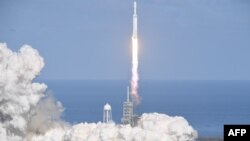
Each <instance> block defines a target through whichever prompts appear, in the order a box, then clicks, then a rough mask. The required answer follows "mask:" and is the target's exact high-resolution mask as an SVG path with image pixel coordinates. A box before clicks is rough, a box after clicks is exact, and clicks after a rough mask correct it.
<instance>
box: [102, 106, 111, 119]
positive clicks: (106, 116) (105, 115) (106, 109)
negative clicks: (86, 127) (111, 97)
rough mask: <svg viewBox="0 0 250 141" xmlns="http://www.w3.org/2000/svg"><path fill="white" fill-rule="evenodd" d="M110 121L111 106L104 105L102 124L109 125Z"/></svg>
mask: <svg viewBox="0 0 250 141" xmlns="http://www.w3.org/2000/svg"><path fill="white" fill-rule="evenodd" d="M111 121H112V111H111V106H110V105H109V104H108V103H106V104H105V105H104V107H103V123H109V122H111Z"/></svg>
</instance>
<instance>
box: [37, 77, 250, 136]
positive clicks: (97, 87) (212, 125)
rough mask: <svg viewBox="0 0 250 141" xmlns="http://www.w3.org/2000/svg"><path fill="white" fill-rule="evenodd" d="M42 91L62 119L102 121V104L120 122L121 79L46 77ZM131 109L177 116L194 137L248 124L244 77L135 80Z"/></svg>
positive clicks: (248, 88)
mask: <svg viewBox="0 0 250 141" xmlns="http://www.w3.org/2000/svg"><path fill="white" fill-rule="evenodd" d="M42 82H45V83H46V84H47V85H48V92H49V93H52V94H53V96H54V98H55V99H56V100H58V101H60V102H61V103H62V104H63V106H64V108H65V111H64V113H63V115H62V118H63V120H65V121H67V122H70V123H72V124H74V123H79V122H98V121H102V118H103V117H102V116H103V106H104V105H105V104H106V103H109V104H110V105H111V106H112V116H113V120H114V121H115V122H116V123H121V117H122V104H123V101H124V100H126V87H127V86H128V84H129V81H125V80H101V81H99V80H89V81H87V80H82V81H81V80H67V81H66V80H50V81H48V80H47V81H42ZM139 84H140V87H139V94H140V96H141V104H140V105H138V106H137V107H136V108H135V112H136V113H137V114H142V113H152V112H157V113H164V114H167V115H170V116H183V117H184V118H185V119H187V121H188V122H189V124H190V125H191V126H192V127H193V128H194V129H196V130H197V131H198V134H199V136H200V137H223V125H224V124H250V81H212V80H208V81H200V80H195V81H187V80H184V81H180V80H176V81H175V80H169V81H149V80H148V81H140V82H139Z"/></svg>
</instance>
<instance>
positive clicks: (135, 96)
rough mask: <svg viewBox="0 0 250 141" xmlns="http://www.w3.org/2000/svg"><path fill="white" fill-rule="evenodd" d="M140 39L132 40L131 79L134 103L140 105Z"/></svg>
mask: <svg viewBox="0 0 250 141" xmlns="http://www.w3.org/2000/svg"><path fill="white" fill-rule="evenodd" d="M138 80H139V74H138V39H137V38H132V78H131V95H132V100H133V103H135V104H136V105H138V104H139V103H140V97H139V95H138Z"/></svg>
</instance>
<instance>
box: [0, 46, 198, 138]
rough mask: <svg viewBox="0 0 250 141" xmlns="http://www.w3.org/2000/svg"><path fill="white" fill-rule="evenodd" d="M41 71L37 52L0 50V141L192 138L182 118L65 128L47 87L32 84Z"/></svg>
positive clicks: (154, 115) (153, 116)
mask: <svg viewBox="0 0 250 141" xmlns="http://www.w3.org/2000/svg"><path fill="white" fill-rule="evenodd" d="M43 67H44V62H43V58H42V57H41V56H40V55H39V53H38V52H37V50H35V49H33V48H31V47H30V46H27V45H24V46H23V47H21V49H20V51H19V52H12V51H11V50H10V49H8V48H7V46H6V44H0V140H1V141H2V140H3V141H152V140H155V141H166V140H168V141H192V140H195V139H196V138H197V132H196V131H195V130H194V129H193V128H192V127H191V126H190V125H189V124H188V122H187V121H186V120H185V119H184V118H182V117H170V116H167V115H165V114H158V113H151V114H143V115H142V116H141V118H140V120H139V123H138V126H137V127H131V126H130V125H119V124H115V123H109V124H104V123H101V122H99V123H80V124H76V125H69V124H66V123H65V122H63V121H62V120H60V115H61V112H62V111H63V107H62V105H61V103H60V102H57V101H55V100H54V99H53V98H52V97H51V96H50V95H46V94H45V92H46V88H47V86H46V85H45V84H43V83H34V82H33V79H34V78H35V77H36V76H37V75H39V73H40V71H41V69H42V68H43Z"/></svg>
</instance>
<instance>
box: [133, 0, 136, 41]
mask: <svg viewBox="0 0 250 141" xmlns="http://www.w3.org/2000/svg"><path fill="white" fill-rule="evenodd" d="M132 38H137V14H136V1H134V14H133V36H132Z"/></svg>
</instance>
